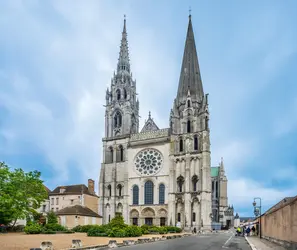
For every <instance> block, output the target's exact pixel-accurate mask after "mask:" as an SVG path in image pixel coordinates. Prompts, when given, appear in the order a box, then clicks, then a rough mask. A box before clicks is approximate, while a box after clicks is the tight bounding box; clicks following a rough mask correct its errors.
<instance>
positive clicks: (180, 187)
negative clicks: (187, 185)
mask: <svg viewBox="0 0 297 250" xmlns="http://www.w3.org/2000/svg"><path fill="white" fill-rule="evenodd" d="M184 181H185V179H184V177H183V176H181V175H180V176H179V177H177V186H178V192H182V191H183V184H184Z"/></svg>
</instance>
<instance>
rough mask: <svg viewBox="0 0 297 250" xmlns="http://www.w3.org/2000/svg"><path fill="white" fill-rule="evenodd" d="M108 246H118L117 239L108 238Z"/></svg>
mask: <svg viewBox="0 0 297 250" xmlns="http://www.w3.org/2000/svg"><path fill="white" fill-rule="evenodd" d="M108 247H109V248H116V247H118V244H117V241H116V240H110V241H109V243H108Z"/></svg>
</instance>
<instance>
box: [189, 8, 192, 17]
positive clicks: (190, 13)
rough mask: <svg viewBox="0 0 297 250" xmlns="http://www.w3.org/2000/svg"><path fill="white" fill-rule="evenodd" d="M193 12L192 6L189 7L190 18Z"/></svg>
mask: <svg viewBox="0 0 297 250" xmlns="http://www.w3.org/2000/svg"><path fill="white" fill-rule="evenodd" d="M191 11H192V9H191V6H190V7H189V17H191Z"/></svg>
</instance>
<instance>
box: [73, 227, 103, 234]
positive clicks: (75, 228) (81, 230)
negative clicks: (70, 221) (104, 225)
mask: <svg viewBox="0 0 297 250" xmlns="http://www.w3.org/2000/svg"><path fill="white" fill-rule="evenodd" d="M96 227H98V225H84V226H80V225H78V226H76V227H74V228H72V230H73V231H74V232H78V233H87V232H88V231H89V230H90V229H93V228H96Z"/></svg>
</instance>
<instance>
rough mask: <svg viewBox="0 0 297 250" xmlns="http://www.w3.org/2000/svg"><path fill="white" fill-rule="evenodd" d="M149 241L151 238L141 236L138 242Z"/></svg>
mask: <svg viewBox="0 0 297 250" xmlns="http://www.w3.org/2000/svg"><path fill="white" fill-rule="evenodd" d="M147 242H150V239H149V238H140V239H138V243H139V244H141V243H147Z"/></svg>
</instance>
